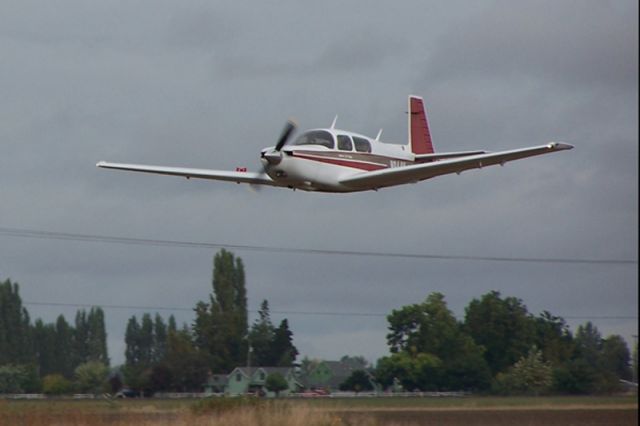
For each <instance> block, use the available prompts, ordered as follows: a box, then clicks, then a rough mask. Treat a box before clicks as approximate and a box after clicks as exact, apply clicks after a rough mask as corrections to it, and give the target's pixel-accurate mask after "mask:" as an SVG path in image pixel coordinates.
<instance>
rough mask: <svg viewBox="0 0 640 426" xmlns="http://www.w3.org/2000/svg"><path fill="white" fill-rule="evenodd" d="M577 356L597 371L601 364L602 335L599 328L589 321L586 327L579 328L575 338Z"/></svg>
mask: <svg viewBox="0 0 640 426" xmlns="http://www.w3.org/2000/svg"><path fill="white" fill-rule="evenodd" d="M575 344H576V355H577V356H578V357H580V358H582V359H584V360H585V361H586V363H587V364H588V365H589V366H590V367H591V368H593V369H594V370H597V369H598V367H599V364H600V351H601V350H602V335H601V334H600V331H598V328H597V327H596V326H595V325H593V323H592V322H591V321H588V322H587V323H586V324H585V325H580V326H578V331H577V332H576V338H575Z"/></svg>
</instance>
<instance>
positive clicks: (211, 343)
mask: <svg viewBox="0 0 640 426" xmlns="http://www.w3.org/2000/svg"><path fill="white" fill-rule="evenodd" d="M212 287H213V293H212V294H211V295H210V298H209V299H210V300H209V303H204V302H199V303H198V304H197V305H196V319H195V322H194V327H193V329H194V333H195V342H196V344H197V345H198V347H199V348H200V349H202V350H204V351H206V352H207V353H208V354H209V359H210V362H211V368H212V370H213V371H219V372H229V371H231V370H232V369H233V368H235V367H236V366H237V365H242V364H245V363H246V362H247V333H248V314H247V291H246V288H245V276H244V265H243V263H242V259H240V258H237V259H236V258H235V257H234V255H233V254H232V253H230V252H228V251H226V250H224V249H223V250H221V251H220V252H218V253H217V254H216V255H215V257H214V259H213V280H212Z"/></svg>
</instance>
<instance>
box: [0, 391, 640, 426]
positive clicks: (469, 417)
mask: <svg viewBox="0 0 640 426" xmlns="http://www.w3.org/2000/svg"><path fill="white" fill-rule="evenodd" d="M637 407H638V400H637V397H631V398H548V399H545V398H539V399H494V398H475V397H474V398H465V399H456V400H454V401H451V400H426V399H424V398H422V399H420V400H411V399H409V400H407V399H397V400H395V399H386V400H380V399H377V400H371V399H369V400H364V399H350V400H325V401H320V400H278V401H264V400H255V399H254V400H242V399H217V400H205V401H187V400H154V399H147V400H144V399H142V400H124V401H120V400H118V401H105V400H94V401H72V400H59V401H55V400H54V401H52V400H46V401H4V400H0V426H4V425H17V426H21V425H24V426H36V425H38V426H40V425H60V426H80V425H83V426H84V425H87V426H89V425H91V426H93V425H95V426H107V425H109V426H120V425H123V426H124V425H133V424H135V425H142V426H152V425H153V426H162V425H177V426H192V425H193V426H218V425H225V426H226V425H233V426H276V425H277V426H303V425H304V426H369V425H377V426H383V425H385V426H386V425H395V426H410V425H433V424H438V425H444V426H447V425H451V426H453V425H456V426H457V425H464V426H472V425H493V426H495V425H505V426H506V425H513V424H518V425H520V426H525V425H538V424H544V425H571V424H575V425H589V424H591V425H596V424H598V425H602V424H607V425H627V424H628V425H636V424H638V408H637Z"/></svg>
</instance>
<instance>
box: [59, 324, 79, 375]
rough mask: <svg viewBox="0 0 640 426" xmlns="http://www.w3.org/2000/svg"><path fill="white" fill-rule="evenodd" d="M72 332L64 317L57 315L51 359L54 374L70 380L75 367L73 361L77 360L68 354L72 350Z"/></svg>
mask: <svg viewBox="0 0 640 426" xmlns="http://www.w3.org/2000/svg"><path fill="white" fill-rule="evenodd" d="M73 335H74V330H73V328H72V327H71V326H70V325H69V323H68V322H67V320H65V318H64V316H62V315H59V316H58V319H57V320H56V324H55V342H54V346H53V358H54V365H55V372H56V373H60V374H62V375H63V376H64V377H65V378H67V379H71V378H72V376H73V371H74V369H75V367H76V365H75V364H74V360H75V359H76V358H77V356H75V355H71V354H70V353H69V352H70V351H71V350H72V348H73Z"/></svg>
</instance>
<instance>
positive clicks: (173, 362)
mask: <svg viewBox="0 0 640 426" xmlns="http://www.w3.org/2000/svg"><path fill="white" fill-rule="evenodd" d="M208 364H209V362H208V359H207V354H206V353H204V352H203V351H201V350H200V349H198V348H197V347H196V346H195V345H194V343H193V339H192V337H191V335H190V333H189V331H188V330H187V329H184V330H179V331H170V332H169V336H168V340H167V356H166V358H165V363H164V365H165V366H167V367H169V371H170V374H171V376H172V380H173V384H172V387H173V389H175V390H177V391H179V392H188V391H200V390H201V388H202V384H203V382H204V378H206V377H207V373H208V371H209V367H208Z"/></svg>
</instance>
